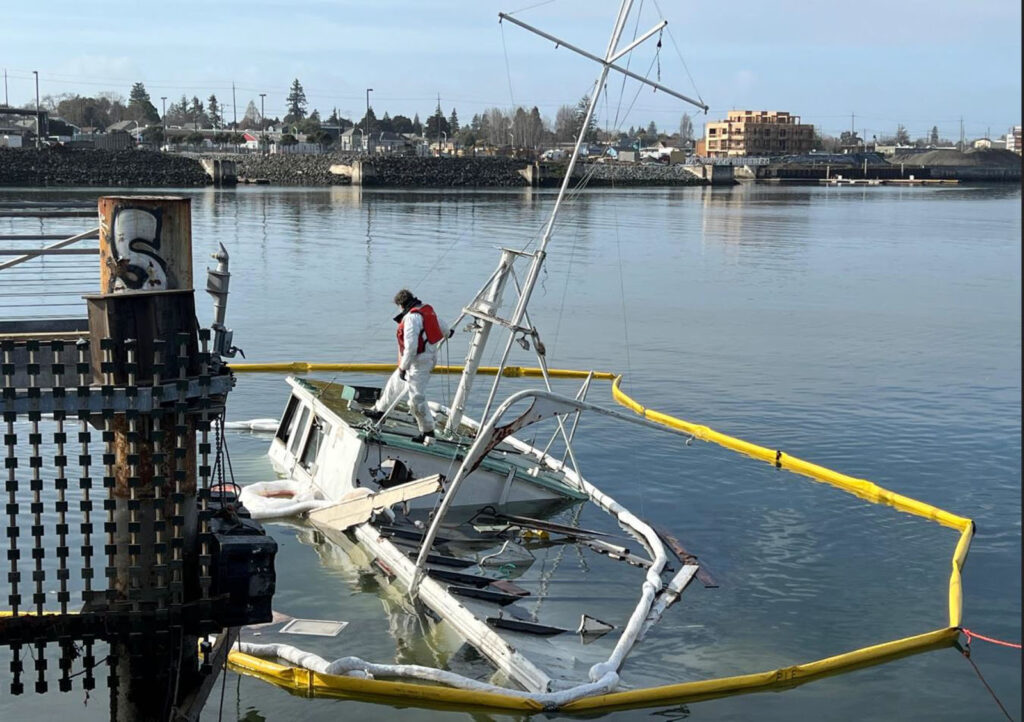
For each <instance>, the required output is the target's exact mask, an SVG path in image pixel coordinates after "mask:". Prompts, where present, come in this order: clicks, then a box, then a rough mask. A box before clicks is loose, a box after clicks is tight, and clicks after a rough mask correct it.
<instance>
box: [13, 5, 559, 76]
mask: <svg viewBox="0 0 1024 722" xmlns="http://www.w3.org/2000/svg"><path fill="white" fill-rule="evenodd" d="M554 1H555V0H544V2H539V3H534V4H533V5H527V6H526V7H523V8H519V9H518V10H513V11H512V12H510V13H505V14H506V15H516V14H517V13H521V12H523V11H524V10H533V9H534V8H539V7H541V6H542V5H550V4H551V3H553V2H554ZM498 22H501V21H500V20H499V21H498ZM25 77H28V76H25Z"/></svg>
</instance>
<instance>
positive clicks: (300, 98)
mask: <svg viewBox="0 0 1024 722" xmlns="http://www.w3.org/2000/svg"><path fill="white" fill-rule="evenodd" d="M285 103H287V104H288V114H287V115H286V116H285V117H284V122H285V123H295V122H297V121H300V120H302V119H303V118H305V117H306V91H304V90H303V89H302V83H300V82H299V79H298V78H296V79H295V80H293V81H292V86H291V88H290V89H289V91H288V97H287V98H285Z"/></svg>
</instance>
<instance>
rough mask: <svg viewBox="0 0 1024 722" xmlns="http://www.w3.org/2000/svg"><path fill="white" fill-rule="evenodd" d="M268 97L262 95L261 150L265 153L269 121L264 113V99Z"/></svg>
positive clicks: (264, 94)
mask: <svg viewBox="0 0 1024 722" xmlns="http://www.w3.org/2000/svg"><path fill="white" fill-rule="evenodd" d="M266 97H267V94H266V93H260V146H261V148H260V150H261V151H262V152H263V153H266V152H267V120H266V115H264V113H263V99H264V98H266Z"/></svg>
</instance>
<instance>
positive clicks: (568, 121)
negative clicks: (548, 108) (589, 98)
mask: <svg viewBox="0 0 1024 722" xmlns="http://www.w3.org/2000/svg"><path fill="white" fill-rule="evenodd" d="M575 137H576V108H574V107H573V106H571V105H563V106H561V107H560V108H559V109H558V112H557V113H556V114H555V140H556V141H557V142H559V143H565V142H567V141H570V140H572V139H573V138H575Z"/></svg>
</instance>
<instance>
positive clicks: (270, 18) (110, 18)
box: [0, 0, 1021, 139]
mask: <svg viewBox="0 0 1024 722" xmlns="http://www.w3.org/2000/svg"><path fill="white" fill-rule="evenodd" d="M105 5H106V4H104V3H82V2H74V3H71V2H63V1H62V0H55V1H53V2H49V3H44V4H41V5H35V4H28V3H12V4H10V7H7V8H6V9H5V10H4V12H3V14H2V16H0V68H6V69H7V73H8V89H9V94H10V102H11V103H12V104H16V105H21V104H23V103H26V102H29V101H31V100H33V99H34V93H35V89H34V85H33V79H32V73H31V71H32V70H38V71H39V76H40V92H41V93H42V94H43V95H46V94H58V93H65V92H75V93H79V94H82V95H89V94H95V93H98V92H101V91H105V90H109V91H116V92H119V93H121V94H123V95H125V96H127V94H128V90H129V88H130V87H131V84H132V83H133V82H135V81H140V80H141V81H143V82H144V83H145V84H146V87H147V89H148V90H149V92H150V95H151V96H152V98H153V100H154V103H155V105H156V106H157V108H159V107H160V96H164V95H165V96H167V97H168V103H170V102H172V100H173V99H175V98H179V97H180V96H181V95H182V94H186V95H188V96H189V97H191V96H193V95H198V96H199V97H200V98H203V99H204V100H205V98H207V97H208V96H209V95H210V94H211V93H215V94H216V95H217V97H218V99H219V100H220V101H221V102H222V103H225V104H227V105H228V106H229V107H228V109H227V111H228V112H227V114H226V115H227V116H228V117H229V118H230V117H231V109H230V105H231V84H232V82H234V83H235V85H236V87H237V91H236V98H237V101H236V102H237V106H238V111H237V112H238V117H239V118H240V117H241V116H242V114H243V113H244V110H245V106H246V105H247V103H248V102H249V101H250V100H255V101H256V102H257V105H258V104H259V97H258V94H259V93H261V92H265V93H267V98H266V110H267V115H268V116H274V115H283V113H284V106H285V103H284V99H285V96H286V94H287V90H288V86H289V84H290V83H291V81H292V79H293V78H299V79H300V81H301V82H302V84H303V86H304V87H305V90H306V94H307V97H308V98H309V101H310V108H311V109H312V107H316V108H319V109H320V111H321V113H322V114H323V115H325V116H326V115H327V114H329V113H330V110H331V109H332V108H334V107H337V108H338V109H339V110H340V111H341V112H342V114H343V115H345V116H348V117H352V116H355V117H357V118H358V117H361V116H362V114H363V112H364V110H365V103H366V96H365V89H366V88H373V89H374V91H373V93H372V94H371V96H370V100H371V104H372V105H373V107H374V110H375V112H376V113H377V114H378V115H382V114H383V113H384V112H385V111H387V112H389V113H390V114H392V115H395V114H398V113H403V114H407V115H412V114H413V113H419V115H420V117H421V118H425V117H426V116H427V115H429V114H430V113H431V112H432V111H433V109H434V106H435V104H436V102H437V101H436V98H437V95H438V94H440V96H441V105H442V107H443V108H444V110H445V112H446V113H448V112H450V111H451V109H452V108H453V107H455V108H457V109H458V112H459V117H460V119H461V120H462V121H463V122H465V121H468V120H469V119H470V118H471V117H472V115H473V114H474V113H477V112H480V111H481V110H483V109H485V108H487V107H490V106H499V107H511V106H512V105H514V104H519V105H526V106H532V105H537V106H538V107H539V108H540V111H541V114H542V115H544V116H546V117H549V118H554V116H555V113H556V111H557V109H558V107H559V106H560V105H562V104H566V103H569V104H574V103H575V102H576V100H578V99H579V97H580V96H581V95H583V94H584V93H586V92H587V91H588V90H589V88H590V86H591V84H592V82H593V78H594V76H595V74H596V68H595V67H594V65H593V63H591V62H590V61H588V60H585V59H582V58H579V57H577V56H575V55H573V54H572V53H571V52H570V51H568V50H566V49H564V48H561V49H557V50H556V49H555V48H554V47H553V46H552V44H551V43H549V42H547V41H544V40H541V39H539V38H536V37H534V36H533V35H531V34H530V33H528V32H527V31H525V30H522V29H520V28H516V27H514V26H511V25H509V24H505V25H503V26H499V25H498V22H497V13H498V11H499V10H503V11H509V12H514V11H516V10H520V8H524V9H521V10H520V12H518V13H517V17H519V18H520V19H522V20H524V21H526V22H529V23H531V24H535V25H538V26H539V27H542V28H543V29H545V30H546V31H548V32H550V33H552V34H554V35H558V36H561V37H563V38H564V39H565V40H567V41H569V42H572V43H574V44H576V45H579V46H581V47H584V48H587V49H589V50H591V51H593V52H595V53H597V54H601V52H602V51H603V49H604V47H605V45H606V44H607V40H608V35H609V32H610V28H611V19H612V17H613V16H614V13H615V11H616V9H617V7H618V2H614V1H612V0H589V1H586V0H556V1H555V2H548V3H543V2H541V3H540V4H538V0H503V1H501V2H496V1H495V0H463V1H461V2H454V1H451V0H429V1H426V2H425V1H423V0H362V1H361V2H349V1H347V0H296V2H293V3H288V2H272V1H270V0H246V1H245V2H237V1H236V0H219V1H218V0H213V1H210V0H208V1H207V2H196V1H194V0H179V1H178V2H175V3H152V2H138V1H135V2H132V1H130V0H128V1H124V2H119V3H116V4H113V3H111V4H109V7H105ZM530 5H535V7H525V6H530ZM657 5H660V10H661V11H664V12H663V13H662V12H660V11H659V9H658V7H656V6H657ZM115 8H116V10H115ZM637 10H639V11H640V12H639V13H637ZM637 14H639V24H638V26H637V27H638V29H639V32H643V31H644V30H645V29H647V28H649V27H650V26H652V25H653V24H654V23H655V22H656V21H657V20H658V19H659V18H660V17H664V18H665V19H667V20H668V21H669V26H668V31H669V33H670V34H669V33H666V35H665V36H664V38H663V47H662V49H661V53H660V57H659V58H658V59H656V58H655V43H654V41H653V40H652V41H649V42H648V43H646V44H645V45H643V46H642V47H641V48H640V49H639V50H637V51H636V52H635V54H634V55H633V58H632V60H631V63H632V65H631V67H632V68H633V69H634V70H640V71H641V72H646V71H647V70H648V68H650V69H651V74H652V75H656V74H657V72H658V66H659V64H660V77H661V80H662V82H663V83H664V84H665V85H668V86H669V87H672V88H675V89H677V90H679V91H681V92H683V93H686V94H688V95H693V94H699V95H700V96H701V97H702V98H703V99H704V100H705V101H706V102H707V103H708V104H709V105H710V106H711V111H710V112H709V114H708V119H712V120H713V119H717V118H718V117H720V116H722V115H724V113H725V111H727V110H729V109H731V108H737V109H741V108H750V109H775V110H787V111H790V112H792V113H796V114H799V115H801V116H802V117H803V119H804V121H805V122H811V123H814V124H815V125H816V126H819V127H820V128H821V129H822V130H823V131H825V132H827V133H831V134H838V133H839V132H840V131H842V130H845V129H849V128H850V125H851V117H850V116H851V113H853V114H854V115H855V117H854V119H853V124H854V125H855V127H856V129H857V131H858V132H860V131H862V130H863V131H866V132H867V134H868V136H869V137H870V136H871V135H882V134H892V133H893V132H894V131H895V129H896V126H897V125H898V124H900V123H902V124H903V125H905V126H906V127H907V128H908V130H909V131H910V133H911V135H912V136H913V137H918V136H923V135H926V134H927V133H928V131H929V130H930V129H931V127H932V126H933V125H938V126H939V129H940V131H941V133H942V135H943V136H944V137H949V138H954V139H955V138H958V137H959V132H960V131H959V123H960V118H961V116H962V117H963V120H964V125H965V129H966V134H967V136H968V137H970V138H974V137H979V136H982V135H985V134H986V132H989V130H990V131H991V134H992V135H993V136H995V135H999V134H1001V133H1005V132H1006V130H1007V128H1008V127H1009V126H1011V125H1018V124H1020V122H1021V73H1020V66H1021V29H1020V28H1021V5H1020V2H1019V0H972V1H971V2H965V1H964V0H931V1H929V2H926V1H924V0H889V1H888V2H881V1H878V0H863V1H862V2H858V3H839V2H818V3H814V2H808V1H807V0H803V1H801V2H796V1H791V0H776V1H775V2H771V3H765V2H754V1H753V0H733V1H732V2H730V3H712V2H707V1H706V0H705V1H704V2H699V3H698V2H689V1H683V0H659V2H657V3H656V2H655V1H654V0H644V1H643V2H641V0H636V2H635V3H634V17H636V15H637ZM633 32H634V26H633V24H632V23H630V25H629V26H628V28H627V31H626V33H625V36H626V37H631V36H632V35H633ZM677 47H678V50H679V52H678V53H677V50H676V48H677ZM691 76H692V81H691ZM608 90H609V92H608V95H607V100H606V101H605V102H602V104H601V105H600V106H599V111H598V112H599V119H600V123H601V125H602V126H607V125H609V123H610V122H611V121H614V120H615V118H616V115H618V122H617V123H616V125H617V126H620V127H623V128H625V127H628V126H630V125H644V126H646V125H647V124H648V123H649V122H650V121H652V120H653V121H654V122H655V123H656V124H657V125H658V126H659V128H661V129H664V130H667V131H672V130H675V129H677V128H678V125H679V118H680V116H681V115H682V113H683V112H687V111H689V112H691V114H697V113H698V111H695V110H694V109H692V108H688V107H686V106H684V105H682V104H681V103H680V102H678V101H676V100H673V99H671V98H670V97H668V96H666V95H664V94H658V93H652V92H650V91H649V90H646V89H645V90H641V91H640V93H639V95H636V93H637V86H636V85H635V84H634V83H632V82H627V84H626V86H625V88H623V87H622V82H621V80H620V79H619V78H617V77H616V78H613V79H612V80H611V81H610V82H609V85H608ZM634 96H635V101H634ZM702 120H703V119H702V118H695V121H696V124H697V125H699V124H700V123H701V122H702Z"/></svg>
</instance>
